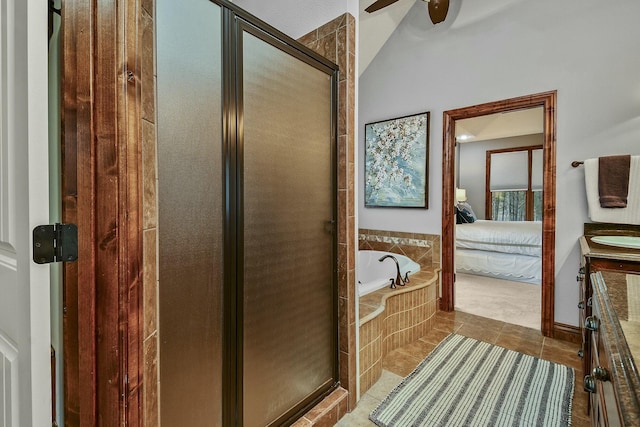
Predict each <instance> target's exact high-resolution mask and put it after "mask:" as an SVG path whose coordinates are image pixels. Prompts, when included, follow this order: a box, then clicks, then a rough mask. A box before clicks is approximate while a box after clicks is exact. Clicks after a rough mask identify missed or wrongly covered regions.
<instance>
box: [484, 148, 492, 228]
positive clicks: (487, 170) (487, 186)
mask: <svg viewBox="0 0 640 427" xmlns="http://www.w3.org/2000/svg"><path fill="white" fill-rule="evenodd" d="M484 164H485V166H484V217H485V219H488V220H491V219H493V203H492V202H493V201H492V200H491V151H486V152H485V160H484Z"/></svg>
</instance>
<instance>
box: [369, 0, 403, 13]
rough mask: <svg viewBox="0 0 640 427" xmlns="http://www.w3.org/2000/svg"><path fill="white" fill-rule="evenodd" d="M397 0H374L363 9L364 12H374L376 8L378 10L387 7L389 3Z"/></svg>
mask: <svg viewBox="0 0 640 427" xmlns="http://www.w3.org/2000/svg"><path fill="white" fill-rule="evenodd" d="M397 1H398V0H377V1H376V2H374V3H373V4H372V5H371V6H369V7H368V8H366V9H365V10H364V11H365V12H369V13H372V12H375V11H376V10H380V9H382V8H383V7H387V6H389V5H390V4H394V3H395V2H397Z"/></svg>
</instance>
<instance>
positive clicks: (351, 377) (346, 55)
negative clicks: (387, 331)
mask: <svg viewBox="0 0 640 427" xmlns="http://www.w3.org/2000/svg"><path fill="white" fill-rule="evenodd" d="M298 41H299V42H301V43H302V44H304V45H305V46H307V47H309V48H310V49H312V50H314V51H315V52H317V53H319V54H320V55H322V56H324V57H325V58H327V59H329V60H331V61H333V62H335V63H336V64H338V66H339V67H340V74H339V78H338V293H339V299H338V302H339V306H338V310H339V317H340V318H339V333H338V334H339V336H340V343H339V348H340V383H341V385H342V387H344V388H346V389H347V390H348V391H349V396H348V399H349V408H350V409H353V408H354V407H355V404H356V397H357V396H356V393H355V390H356V381H357V375H358V374H357V372H356V351H357V350H356V342H355V336H356V325H357V320H356V318H355V317H356V316H355V313H356V305H355V304H356V295H355V280H356V274H355V254H356V250H357V248H356V239H355V236H356V234H355V216H354V215H355V213H354V211H355V197H354V179H355V166H354V149H355V147H354V133H355V126H356V124H355V113H354V109H355V84H356V76H355V51H356V44H355V43H356V24H355V19H354V17H353V16H351V15H350V14H348V13H346V14H344V15H341V16H339V17H337V18H335V19H333V20H332V21H330V22H328V23H326V24H325V25H323V26H321V27H320V28H318V29H316V30H313V31H311V32H309V33H308V34H305V35H304V36H302V37H300V38H299V39H298Z"/></svg>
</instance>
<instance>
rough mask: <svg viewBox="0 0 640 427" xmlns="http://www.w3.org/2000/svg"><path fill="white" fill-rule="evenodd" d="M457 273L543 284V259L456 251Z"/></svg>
mask: <svg viewBox="0 0 640 427" xmlns="http://www.w3.org/2000/svg"><path fill="white" fill-rule="evenodd" d="M455 262H456V271H457V272H459V273H469V274H479V275H482V276H490V277H497V278H499V279H507V280H516V281H519V282H527V283H535V284H537V285H539V284H540V283H542V258H541V257H536V256H529V255H515V254H506V253H501V252H490V251H478V250H474V249H456V255H455Z"/></svg>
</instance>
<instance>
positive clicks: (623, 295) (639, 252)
mask: <svg viewBox="0 0 640 427" xmlns="http://www.w3.org/2000/svg"><path fill="white" fill-rule="evenodd" d="M615 235H625V236H628V235H636V236H640V232H637V227H631V228H630V229H628V228H627V227H624V229H622V228H621V227H620V226H615V228H610V229H608V230H607V229H605V230H601V229H597V228H595V224H585V235H584V236H583V237H581V238H580V247H581V252H582V263H581V267H580V272H579V274H578V281H579V282H580V287H581V289H580V296H581V298H580V303H579V305H578V307H579V308H580V329H581V332H582V348H581V349H580V351H579V355H580V356H581V357H583V371H584V376H585V377H584V389H585V391H586V392H587V393H588V397H587V398H588V403H589V404H588V408H589V414H590V417H591V424H592V425H593V426H640V374H639V372H638V370H637V366H638V365H637V363H636V361H640V248H639V249H636V248H634V247H633V245H634V244H635V243H634V242H632V243H631V244H630V245H626V246H628V247H620V246H616V244H617V243H618V242H623V244H624V240H625V239H612V240H611V241H607V240H606V239H605V240H602V239H601V238H598V236H615ZM594 237H595V240H594ZM603 241H604V242H606V244H603V243H601V242H603ZM599 242H600V243H599ZM629 246H630V247H629Z"/></svg>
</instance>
